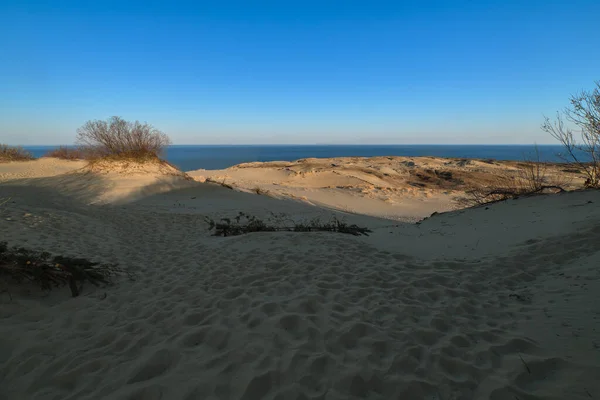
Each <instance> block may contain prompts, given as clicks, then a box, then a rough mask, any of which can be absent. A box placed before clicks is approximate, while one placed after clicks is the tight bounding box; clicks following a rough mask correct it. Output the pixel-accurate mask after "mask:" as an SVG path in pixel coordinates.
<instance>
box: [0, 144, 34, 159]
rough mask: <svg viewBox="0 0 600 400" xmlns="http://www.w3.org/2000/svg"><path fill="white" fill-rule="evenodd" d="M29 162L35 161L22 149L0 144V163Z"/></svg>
mask: <svg viewBox="0 0 600 400" xmlns="http://www.w3.org/2000/svg"><path fill="white" fill-rule="evenodd" d="M31 160H35V157H34V156H33V154H31V153H30V152H29V151H27V150H25V149H24V148H22V147H19V146H16V147H15V146H8V145H6V144H0V162H9V161H31Z"/></svg>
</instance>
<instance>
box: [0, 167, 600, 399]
mask: <svg viewBox="0 0 600 400" xmlns="http://www.w3.org/2000/svg"><path fill="white" fill-rule="evenodd" d="M59 164H61V163H59ZM14 165H15V164H11V165H10V168H12V169H10V170H9V169H8V167H7V165H6V164H5V165H0V176H2V177H3V180H4V182H3V183H1V184H0V198H7V197H10V198H11V201H10V202H8V203H7V204H5V205H4V206H2V207H1V208H0V240H2V239H4V240H7V241H8V242H9V243H10V244H12V245H19V246H27V247H31V248H34V249H39V250H48V251H51V252H53V253H56V254H62V255H70V256H85V257H89V258H92V259H94V260H97V261H110V262H118V263H119V264H120V265H121V266H123V267H125V268H128V269H131V270H133V271H139V276H138V279H137V280H136V281H134V282H130V281H127V280H125V279H123V280H120V281H119V282H118V284H117V285H116V286H114V287H108V288H94V287H93V286H90V285H87V286H85V287H84V290H83V293H82V295H81V296H80V297H78V298H74V299H73V298H71V297H70V293H69V291H68V289H66V288H65V289H59V290H55V291H53V292H51V293H50V295H39V294H38V292H37V291H36V290H35V289H34V288H31V290H30V293H22V291H21V290H19V289H18V288H16V287H14V286H12V285H11V286H9V287H8V289H9V290H10V291H11V295H12V300H11V299H10V298H9V296H8V295H7V293H3V294H0V318H1V323H0V399H18V400H21V399H140V400H141V399H144V400H145V399H185V400H188V399H189V400H191V399H328V400H329V399H444V400H449V399H488V398H489V399H494V400H500V399H510V400H514V399H521V400H525V399H557V400H558V399H561V400H563V399H590V398H600V381H599V380H598V377H599V376H600V268H598V265H599V261H600V247H599V246H598V243H600V207H599V205H600V192H598V191H595V192H579V193H570V194H564V195H556V196H545V197H538V198H529V199H523V200H517V201H510V202H506V203H501V204H495V205H492V206H490V207H489V208H488V209H485V208H478V209H471V210H463V211H458V212H453V213H448V214H442V215H437V216H434V217H432V218H429V219H427V220H425V221H423V222H422V223H421V224H419V225H414V224H402V223H396V222H393V221H389V220H381V219H376V218H372V217H366V216H360V215H347V216H346V218H347V220H348V221H349V222H356V223H358V224H360V225H366V226H369V227H370V228H372V229H373V230H374V232H373V234H372V235H370V236H368V237H354V236H350V235H342V234H333V233H259V234H249V235H244V236H237V237H227V238H217V237H212V236H209V234H208V232H207V224H206V222H205V221H204V217H205V216H210V217H213V218H219V217H222V216H232V215H235V214H236V213H237V212H238V211H245V212H249V213H251V214H255V215H258V216H267V215H268V214H269V213H270V212H286V213H287V214H288V215H290V216H292V217H293V218H295V219H305V218H312V217H315V216H317V215H322V216H327V215H330V214H331V213H330V212H328V211H325V210H322V209H319V208H317V207H311V206H308V205H305V204H302V203H299V202H293V201H283V200H277V199H273V198H269V197H266V196H256V195H252V194H247V193H240V192H236V191H232V190H228V189H226V188H223V187H220V186H216V185H211V184H201V183H195V182H189V181H187V180H185V179H184V177H182V176H175V175H168V174H165V173H164V171H163V172H160V171H151V172H149V173H146V176H145V178H144V179H143V180H142V179H141V178H142V172H141V171H140V172H139V174H137V173H133V174H131V173H128V174H122V173H116V172H112V173H105V174H98V173H86V174H84V173H81V172H70V173H67V174H66V175H56V174H55V172H56V171H57V169H56V168H57V167H56V166H55V168H54V169H48V170H47V171H48V172H46V174H47V175H48V176H47V177H44V176H43V175H44V174H45V173H44V172H43V171H39V170H36V169H35V168H34V167H32V166H31V165H27V164H23V166H24V167H23V168H30V170H31V169H33V170H34V172H32V173H31V174H30V175H25V176H29V177H30V178H27V179H13V178H19V177H22V176H24V175H22V174H23V173H24V172H23V171H16V172H15V169H18V168H16V167H15V166H14ZM60 168H65V169H66V170H69V168H71V169H74V168H73V167H67V166H66V164H65V165H62V166H61V167H60ZM11 174H12V175H11ZM136 174H137V175H136ZM134 177H135V178H136V179H134ZM134 182H137V183H134ZM590 202H591V203H590ZM1 290H2V287H0V291H1ZM105 296H106V297H105Z"/></svg>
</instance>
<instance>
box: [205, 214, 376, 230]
mask: <svg viewBox="0 0 600 400" xmlns="http://www.w3.org/2000/svg"><path fill="white" fill-rule="evenodd" d="M274 217H275V218H274V220H269V221H267V222H265V221H263V220H261V219H259V218H257V217H255V216H252V215H248V214H245V213H243V212H240V213H239V214H238V215H237V216H236V217H234V218H222V219H221V220H220V222H215V221H214V220H213V219H211V218H209V217H206V222H207V223H208V224H209V229H210V230H211V231H214V232H213V235H214V236H238V235H243V234H247V233H254V232H337V233H345V234H350V235H354V236H360V235H365V236H368V234H369V233H370V232H372V231H371V230H370V229H368V228H364V227H359V226H357V225H354V224H352V225H350V224H347V223H346V222H345V221H342V220H340V219H338V218H337V217H335V216H334V217H332V218H331V219H330V220H329V221H327V222H323V221H321V220H320V219H319V218H315V219H312V220H310V221H308V222H294V221H291V220H290V219H287V218H285V216H283V215H280V216H274ZM285 222H288V223H290V225H283V224H282V223H285Z"/></svg>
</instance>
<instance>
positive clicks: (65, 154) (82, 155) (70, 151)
mask: <svg viewBox="0 0 600 400" xmlns="http://www.w3.org/2000/svg"><path fill="white" fill-rule="evenodd" d="M44 157H52V158H58V159H61V160H85V159H87V158H88V155H87V154H86V152H85V150H84V149H81V148H79V147H67V146H60V147H58V148H56V149H54V150H50V151H48V152H47V153H46V154H44Z"/></svg>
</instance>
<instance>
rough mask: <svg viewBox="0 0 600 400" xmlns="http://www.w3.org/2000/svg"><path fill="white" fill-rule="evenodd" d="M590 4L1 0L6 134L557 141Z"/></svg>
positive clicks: (1, 129) (586, 85)
mask: <svg viewBox="0 0 600 400" xmlns="http://www.w3.org/2000/svg"><path fill="white" fill-rule="evenodd" d="M599 19H600V1H598V0H588V1H584V0H563V1H556V0H544V1H538V0H518V1H514V0H503V1H496V0H471V1H459V0H457V1H435V0H431V1H427V0H415V1H401V0H397V1H394V2H378V1H375V0H371V1H369V0H365V1H352V0H343V1H338V0H329V1H328V0H320V1H313V0H303V1H296V0H279V1H252V0H247V1H227V0H222V1H212V2H204V1H189V2H177V1H164V2H157V1H152V0H146V1H136V0H134V1H128V0H122V1H101V0H100V1H95V2H92V1H84V0H76V1H60V0H55V1H47V2H45V1H28V0H8V1H7V0H0V59H1V61H0V142H5V143H9V144H24V145H32V144H70V143H72V142H73V140H74V137H75V131H76V129H77V127H78V126H80V125H82V124H83V123H84V122H85V121H86V120H89V119H104V118H107V117H110V116H112V115H119V116H122V117H124V118H126V119H131V120H136V119H138V120H141V121H147V122H149V123H151V124H153V125H155V126H156V127H157V128H159V129H161V130H163V131H165V132H166V133H168V134H169V135H170V136H171V138H172V139H173V141H174V143H175V144H260V143H273V144H275V143H277V144H288V143H290V144H292V143H294V144H316V143H317V144H334V143H348V144H356V143H373V144H377V143H382V144H383V143H394V144H405V143H412V144H423V143H425V144H427V143H432V144H434V143H435V144H446V143H457V144H460V143H472V144H477V143H482V144H487V143H506V144H512V143H522V144H531V143H533V142H537V143H553V140H552V139H551V138H550V137H548V135H547V134H545V133H543V132H541V130H540V129H539V126H540V124H541V122H542V121H543V115H544V114H547V115H553V113H554V112H555V111H556V110H558V109H561V108H562V107H564V106H566V105H567V104H568V97H569V96H570V95H571V94H573V93H575V92H577V91H579V90H581V89H591V88H592V87H593V83H594V81H596V80H599V79H600V51H598V46H599V42H600V22H599Z"/></svg>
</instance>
